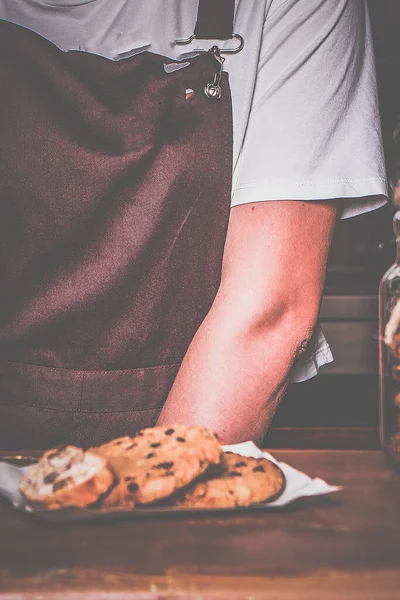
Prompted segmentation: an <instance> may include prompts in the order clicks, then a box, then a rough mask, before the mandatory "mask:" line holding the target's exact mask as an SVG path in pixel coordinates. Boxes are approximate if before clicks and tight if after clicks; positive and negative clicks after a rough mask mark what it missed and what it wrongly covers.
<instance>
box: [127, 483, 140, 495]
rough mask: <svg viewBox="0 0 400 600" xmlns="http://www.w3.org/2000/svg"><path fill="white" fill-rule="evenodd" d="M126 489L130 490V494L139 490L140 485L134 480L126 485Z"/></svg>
mask: <svg viewBox="0 0 400 600" xmlns="http://www.w3.org/2000/svg"><path fill="white" fill-rule="evenodd" d="M126 489H127V490H128V492H129V493H130V494H134V493H135V492H137V491H138V489H139V486H138V484H137V483H135V482H134V481H132V483H128V485H127V486H126Z"/></svg>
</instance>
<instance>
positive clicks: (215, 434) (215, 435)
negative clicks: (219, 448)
mask: <svg viewBox="0 0 400 600" xmlns="http://www.w3.org/2000/svg"><path fill="white" fill-rule="evenodd" d="M214 437H216V438H217V440H219V435H218V433H215V432H214Z"/></svg>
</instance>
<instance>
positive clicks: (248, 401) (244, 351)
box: [159, 300, 309, 443]
mask: <svg viewBox="0 0 400 600" xmlns="http://www.w3.org/2000/svg"><path fill="white" fill-rule="evenodd" d="M294 317H295V315H293V313H289V312H285V311H284V312H283V313H282V314H279V315H272V316H271V318H270V319H269V320H267V321H263V322H262V323H261V322H257V320H255V321H254V322H248V321H247V320H244V319H243V318H242V316H241V315H240V314H235V311H234V310H233V311H232V312H231V313H230V311H229V307H227V306H226V305H225V306H224V303H219V302H218V300H217V302H216V303H215V304H214V307H213V308H212V310H211V311H210V313H209V314H208V316H207V318H206V319H205V321H204V322H203V324H202V326H201V327H200V329H199V331H198V332H197V334H196V336H195V338H194V339H193V342H192V344H191V346H190V348H189V350H188V352H187V354H186V357H185V359H184V361H183V364H182V367H181V369H180V371H179V373H178V376H177V378H176V380H175V383H174V386H173V388H172V390H171V392H170V394H169V397H168V400H167V403H166V405H165V407H164V410H163V412H162V414H161V415H160V419H159V423H160V424H171V423H175V422H183V423H187V424H192V423H201V424H203V425H205V426H207V427H208V428H209V429H210V430H211V431H215V432H217V433H218V434H219V436H220V437H221V439H222V441H223V442H224V443H235V442H239V441H244V440H248V439H252V440H254V441H255V442H260V441H261V440H262V438H263V436H264V435H265V432H266V430H267V429H268V426H269V424H270V422H271V420H272V417H273V415H274V413H275V410H276V408H277V406H278V404H279V400H280V399H281V397H282V395H283V393H284V391H285V389H286V386H287V382H288V376H289V374H290V371H291V368H292V365H293V362H294V360H295V357H296V355H297V353H298V351H299V348H300V347H301V346H302V344H303V343H304V341H305V340H306V338H308V335H309V330H308V327H307V326H306V325H305V326H304V327H302V325H301V318H296V320H294ZM296 317H297V315H296Z"/></svg>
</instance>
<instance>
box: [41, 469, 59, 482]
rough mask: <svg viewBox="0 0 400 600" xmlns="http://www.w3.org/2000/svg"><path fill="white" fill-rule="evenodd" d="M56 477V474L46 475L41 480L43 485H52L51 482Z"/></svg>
mask: <svg viewBox="0 0 400 600" xmlns="http://www.w3.org/2000/svg"><path fill="white" fill-rule="evenodd" d="M56 477H57V473H54V472H53V473H49V474H48V475H46V477H45V478H44V479H43V483H53V481H54V480H55V479H56Z"/></svg>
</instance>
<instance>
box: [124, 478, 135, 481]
mask: <svg viewBox="0 0 400 600" xmlns="http://www.w3.org/2000/svg"><path fill="white" fill-rule="evenodd" d="M124 480H125V481H133V477H125V478H124Z"/></svg>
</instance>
